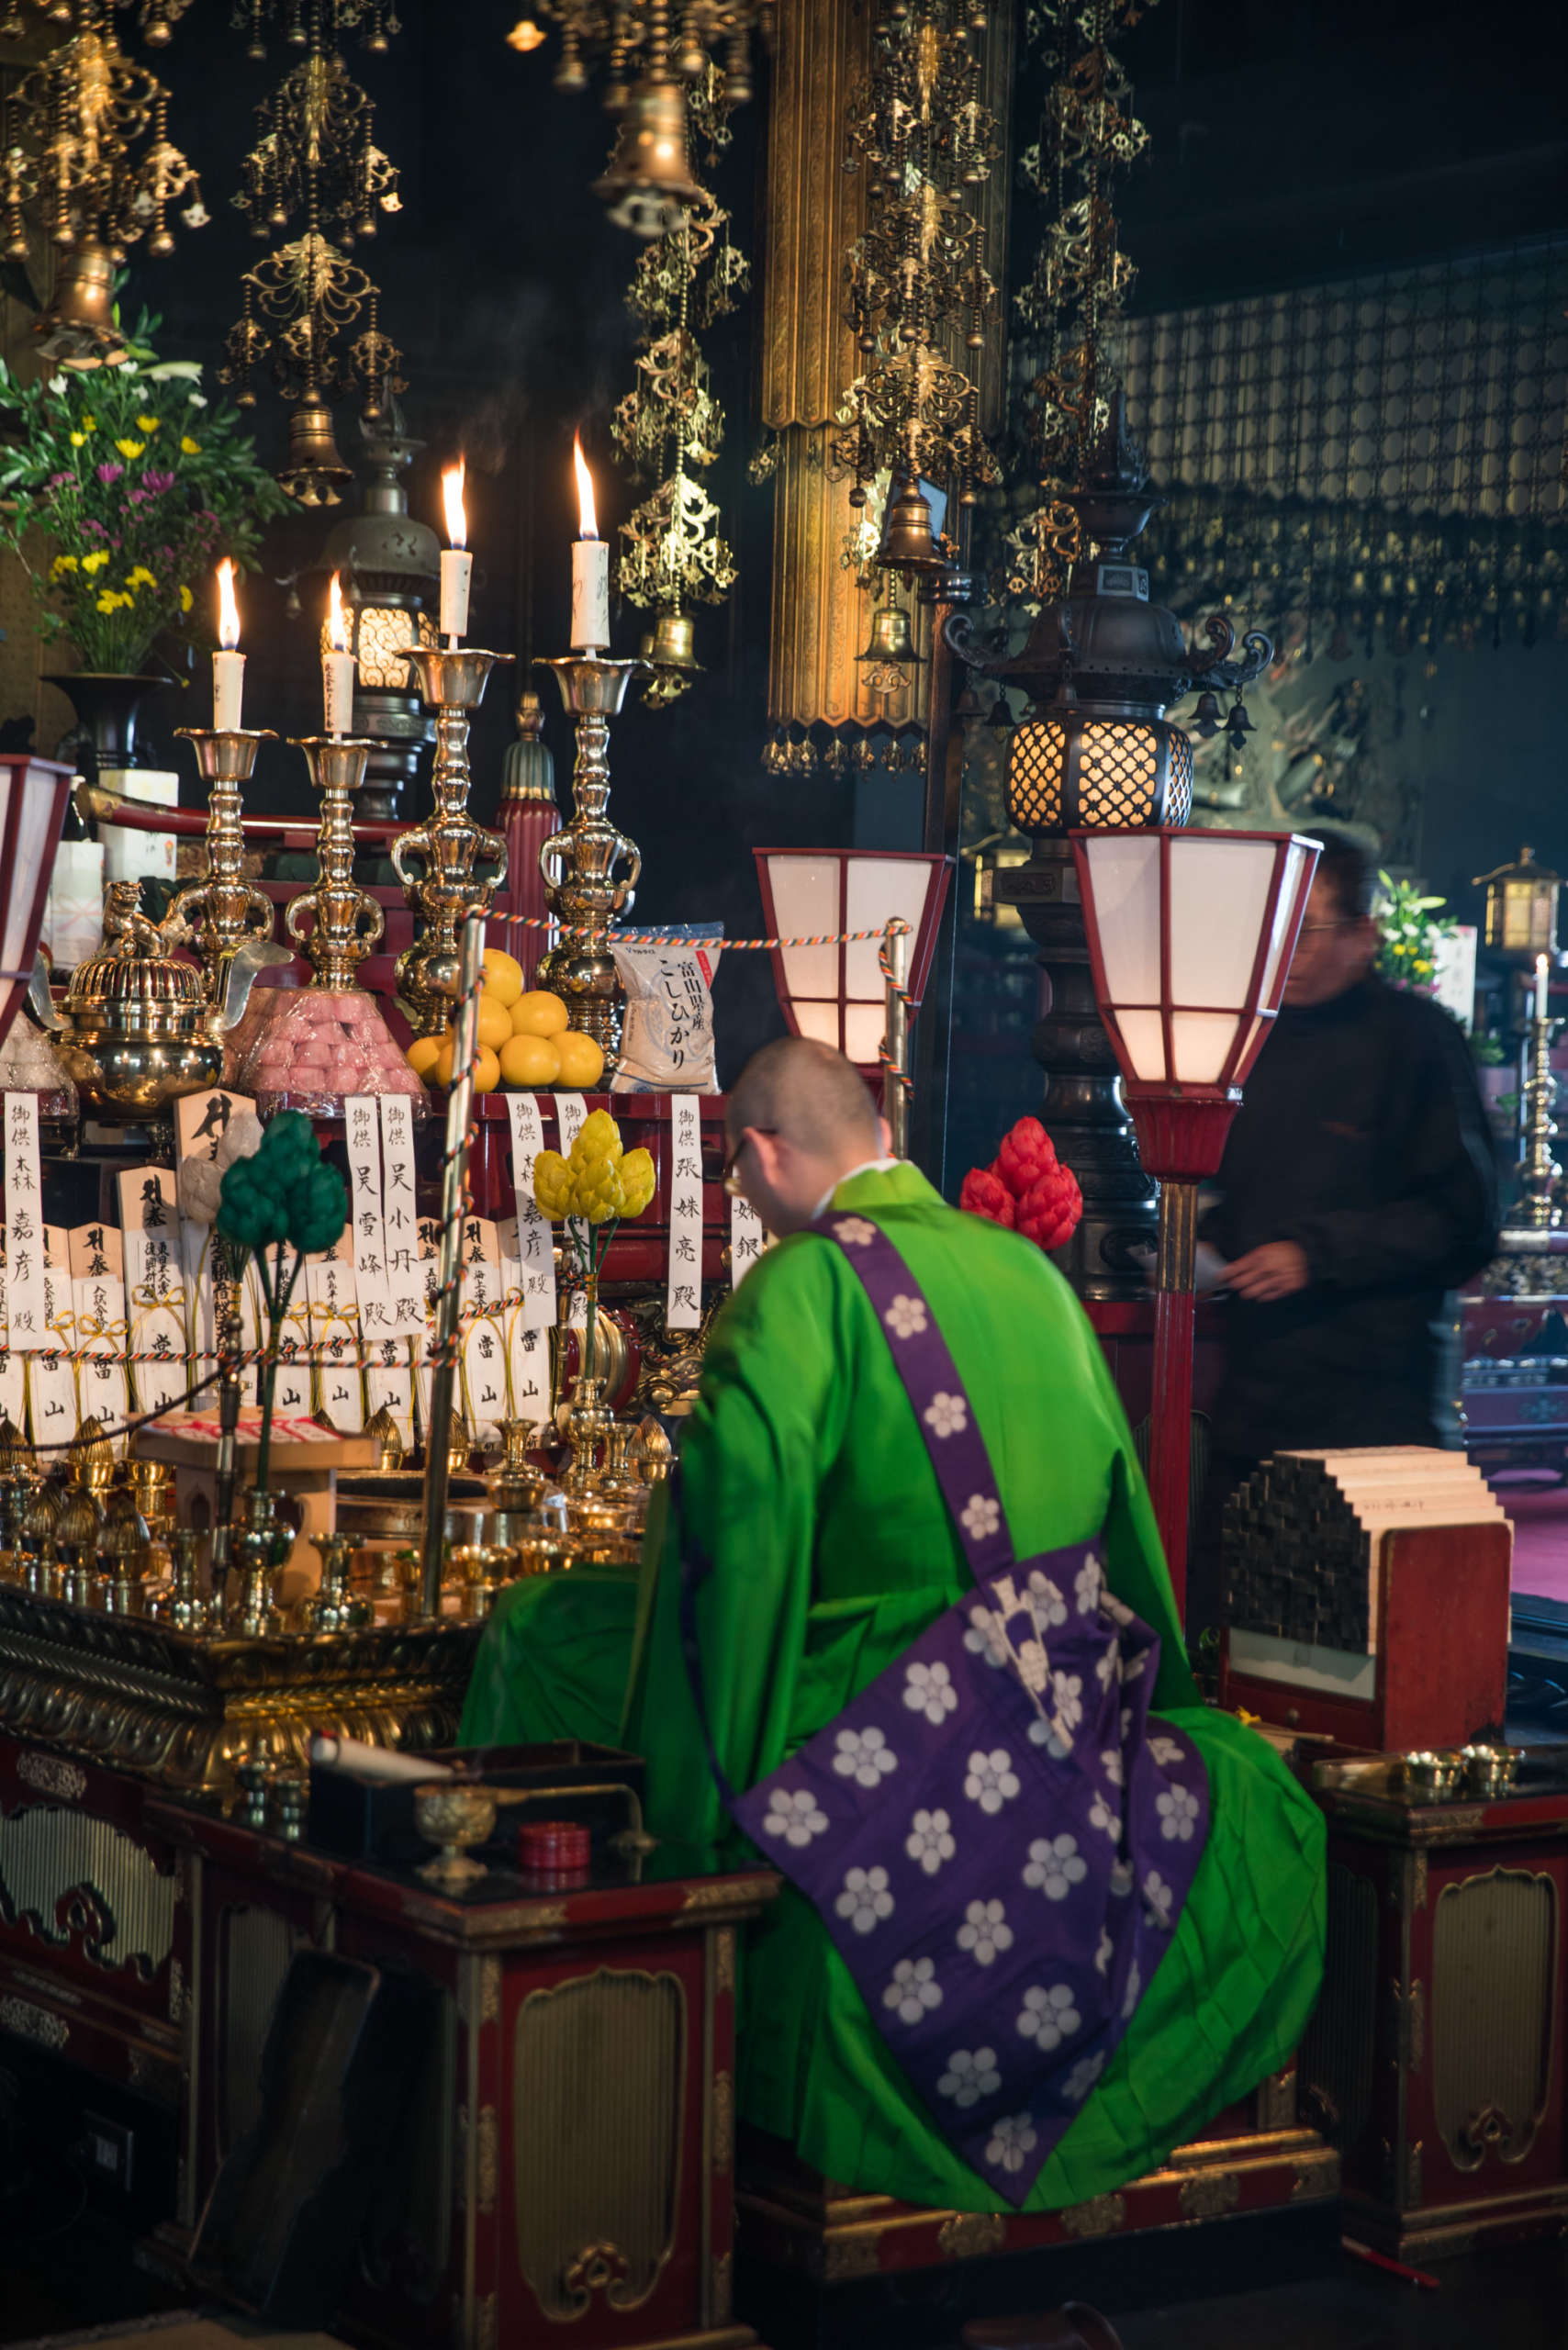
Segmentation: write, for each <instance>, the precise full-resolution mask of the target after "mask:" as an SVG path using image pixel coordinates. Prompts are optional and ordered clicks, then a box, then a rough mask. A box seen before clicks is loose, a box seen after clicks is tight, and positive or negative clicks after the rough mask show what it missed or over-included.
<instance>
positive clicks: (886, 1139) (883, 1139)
mask: <svg viewBox="0 0 1568 2350" xmlns="http://www.w3.org/2000/svg"><path fill="white" fill-rule="evenodd" d="M877 1138H878V1140H879V1142H880V1144H881V1146H882V1157H883V1158H891V1157H892V1155H893V1130H892V1128H891V1126H890V1125H889V1124H888V1122H887V1120H886V1118H879V1119H878V1121H877Z"/></svg>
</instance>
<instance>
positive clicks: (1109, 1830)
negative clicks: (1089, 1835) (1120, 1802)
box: [1089, 1793, 1122, 1844]
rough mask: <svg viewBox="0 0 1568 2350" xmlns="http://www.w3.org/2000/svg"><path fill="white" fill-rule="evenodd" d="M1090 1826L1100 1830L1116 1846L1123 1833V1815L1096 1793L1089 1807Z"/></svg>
mask: <svg viewBox="0 0 1568 2350" xmlns="http://www.w3.org/2000/svg"><path fill="white" fill-rule="evenodd" d="M1089 1825H1090V1827H1091V1828H1098V1829H1100V1830H1102V1831H1103V1834H1105V1835H1107V1836H1108V1837H1109V1838H1110V1840H1111V1841H1112V1843H1113V1844H1114V1842H1115V1841H1116V1839H1117V1838H1118V1837H1119V1836H1120V1834H1121V1832H1122V1818H1121V1814H1120V1813H1119V1812H1115V1811H1113V1810H1112V1809H1111V1807H1110V1805H1109V1804H1108V1803H1107V1802H1106V1800H1105V1798H1104V1796H1103V1795H1100V1794H1098V1793H1096V1795H1095V1797H1094V1800H1093V1802H1092V1804H1091V1805H1090V1807H1089Z"/></svg>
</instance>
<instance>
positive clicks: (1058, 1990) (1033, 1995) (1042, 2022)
mask: <svg viewBox="0 0 1568 2350" xmlns="http://www.w3.org/2000/svg"><path fill="white" fill-rule="evenodd" d="M1074 1997H1075V1994H1074V1992H1073V1989H1072V1986H1071V1985H1070V1984H1068V1983H1053V1984H1052V1985H1051V1986H1050V1988H1049V1989H1048V1990H1047V1988H1046V1987H1045V1986H1044V1985H1043V1984H1038V1983H1036V1984H1035V1985H1034V1986H1032V1987H1031V1988H1030V1989H1029V1990H1027V1991H1025V1994H1024V2012H1023V2014H1022V2015H1021V2016H1020V2017H1019V2019H1018V2029H1019V2031H1021V2032H1022V2033H1023V2035H1024V2037H1025V2040H1032V2041H1033V2042H1034V2043H1035V2045H1036V2048H1037V2049H1039V2050H1040V2051H1041V2053H1042V2054H1047V2053H1049V2052H1050V2050H1051V2049H1053V2048H1059V2047H1060V2046H1061V2044H1062V2042H1063V2041H1064V2040H1070V2039H1071V2038H1072V2035H1073V2033H1074V2032H1075V2031H1081V2028H1082V2022H1083V2019H1082V2017H1081V2015H1080V2014H1079V2012H1078V2009H1076V2008H1075V2007H1074V2005H1073V1999H1074Z"/></svg>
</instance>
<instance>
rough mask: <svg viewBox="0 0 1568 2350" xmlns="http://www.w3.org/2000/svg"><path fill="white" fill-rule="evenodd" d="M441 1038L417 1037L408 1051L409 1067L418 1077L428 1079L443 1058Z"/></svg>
mask: <svg viewBox="0 0 1568 2350" xmlns="http://www.w3.org/2000/svg"><path fill="white" fill-rule="evenodd" d="M441 1043H442V1040H441V1038H440V1037H439V1036H416V1037H415V1038H414V1041H413V1043H412V1044H411V1045H410V1046H409V1050H408V1056H407V1057H408V1063H409V1068H410V1069H412V1070H413V1072H414V1075H415V1076H416V1077H428V1076H429V1075H430V1073H431V1069H434V1067H435V1065H436V1062H437V1060H438V1059H439V1058H440V1056H441Z"/></svg>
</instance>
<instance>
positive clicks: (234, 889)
mask: <svg viewBox="0 0 1568 2350" xmlns="http://www.w3.org/2000/svg"><path fill="white" fill-rule="evenodd" d="M175 732H176V733H178V734H180V735H183V737H184V738H185V741H186V742H187V743H190V744H194V746H195V749H196V767H197V769H198V771H199V773H200V776H201V778H202V781H203V782H204V783H205V784H206V785H207V871H206V873H205V874H204V875H203V876H202V878H201V879H200V880H199V881H193V882H192V883H190V885H189V886H188V887H187V888H185V889H184V890H179V891H177V892H176V894H175V896H174V901H173V903H172V904H171V905H170V908H169V911H168V912H167V913H166V914H165V915H164V917H163V921H162V933H163V935H164V937H165V938H166V939H167V940H168V941H169V943H170V944H171V945H175V944H177V943H178V942H179V941H180V940H182V939H184V938H185V937H190V938H192V939H194V941H195V944H196V952H197V954H198V955H199V956H200V957H201V961H202V968H203V970H204V971H205V973H206V974H207V1000H208V1002H210V1003H211V1005H212V1006H213V1008H214V1010H217V1009H218V1007H220V1006H221V1004H222V1002H223V1000H224V996H225V994H226V992H227V990H228V985H229V972H230V966H231V965H232V963H233V961H234V957H235V956H236V955H237V954H238V953H239V951H240V949H241V946H248V945H250V944H251V943H252V941H260V940H269V939H270V938H271V937H272V934H273V909H272V901H271V899H270V898H269V897H268V896H267V895H266V892H265V891H264V890H258V889H257V887H256V885H255V883H254V882H253V881H247V880H246V878H245V828H244V825H243V823H242V822H241V815H242V812H243V811H242V805H241V798H240V786H241V784H242V783H249V782H250V780H251V777H252V772H253V770H254V768H255V764H256V753H257V752H258V751H259V750H260V748H261V746H262V744H263V743H271V742H273V741H274V739H275V738H274V735H273V734H272V733H271V731H270V730H269V729H268V728H266V727H264V726H263V727H237V726H235V727H228V726H225V727H209V726H181V727H177V728H176V729H175Z"/></svg>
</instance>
